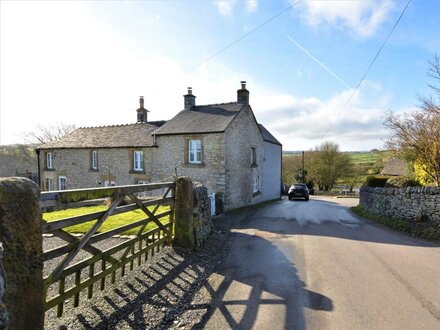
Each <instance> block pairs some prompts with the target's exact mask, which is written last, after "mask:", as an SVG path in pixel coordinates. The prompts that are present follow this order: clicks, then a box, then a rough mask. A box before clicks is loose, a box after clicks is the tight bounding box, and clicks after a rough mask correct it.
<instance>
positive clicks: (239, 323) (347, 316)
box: [199, 196, 440, 330]
mask: <svg viewBox="0 0 440 330" xmlns="http://www.w3.org/2000/svg"><path fill="white" fill-rule="evenodd" d="M311 197H312V198H311V199H310V201H308V202H306V201H299V200H295V201H288V200H282V201H280V202H275V203H273V204H270V205H268V206H266V207H264V208H260V209H258V210H257V211H252V212H249V211H248V212H244V213H240V214H235V215H230V216H226V217H224V218H221V219H217V220H216V221H217V222H221V223H222V224H223V225H224V226H225V228H227V230H231V231H232V232H233V239H232V243H231V250H230V253H229V255H228V257H227V259H226V260H225V261H224V262H223V263H222V265H221V266H220V269H219V270H218V272H217V273H215V274H213V275H212V276H211V277H210V280H209V285H208V292H209V295H210V297H211V298H210V301H207V303H209V304H210V305H211V308H210V310H209V312H208V314H207V316H206V317H205V319H204V321H203V322H202V323H201V324H200V325H199V327H202V328H208V329H231V328H233V329H251V328H252V329H271V330H275V329H305V328H307V329H440V247H439V246H438V245H434V244H431V243H427V242H425V241H421V240H416V239H412V238H411V237H408V236H403V235H400V234H397V233H394V232H391V231H389V230H387V229H383V228H381V227H378V226H375V225H373V224H370V223H368V222H365V221H363V220H361V219H358V218H357V217H355V216H354V215H352V214H351V213H350V211H349V210H348V207H349V206H353V205H357V200H356V199H334V198H324V197H314V196H311Z"/></svg>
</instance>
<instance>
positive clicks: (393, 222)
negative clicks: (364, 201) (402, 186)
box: [351, 205, 440, 243]
mask: <svg viewBox="0 0 440 330" xmlns="http://www.w3.org/2000/svg"><path fill="white" fill-rule="evenodd" d="M351 210H352V211H353V213H355V214H356V215H358V216H360V217H362V218H365V219H368V220H371V221H374V222H377V223H380V224H381V225H384V226H386V227H388V228H391V229H393V230H396V231H400V232H403V233H407V234H409V235H411V236H413V237H418V238H423V239H428V240H431V241H434V242H437V243H438V242H440V227H439V225H438V224H437V223H436V222H434V221H423V222H421V221H418V222H417V221H407V220H403V219H392V218H388V217H383V216H380V215H376V214H372V213H369V212H368V211H366V210H365V209H364V208H363V207H362V206H360V205H358V206H354V207H352V208H351Z"/></svg>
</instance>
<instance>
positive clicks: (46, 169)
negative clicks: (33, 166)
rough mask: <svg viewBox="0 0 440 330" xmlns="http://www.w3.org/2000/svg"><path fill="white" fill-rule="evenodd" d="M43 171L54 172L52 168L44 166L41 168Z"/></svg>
mask: <svg viewBox="0 0 440 330" xmlns="http://www.w3.org/2000/svg"><path fill="white" fill-rule="evenodd" d="M43 171H45V172H55V169H54V168H47V167H46V168H44V169H43Z"/></svg>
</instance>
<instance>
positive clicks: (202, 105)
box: [195, 101, 238, 108]
mask: <svg viewBox="0 0 440 330" xmlns="http://www.w3.org/2000/svg"><path fill="white" fill-rule="evenodd" d="M225 104H238V102H236V101H233V102H223V103H211V104H200V105H195V107H196V108H197V107H208V106H210V105H225Z"/></svg>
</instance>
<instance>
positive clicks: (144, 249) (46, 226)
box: [40, 182, 175, 316]
mask: <svg viewBox="0 0 440 330" xmlns="http://www.w3.org/2000/svg"><path fill="white" fill-rule="evenodd" d="M157 189H165V192H164V193H163V194H162V196H160V197H159V198H152V199H149V200H146V201H144V200H141V199H139V198H138V197H137V196H136V193H140V192H145V191H152V190H157ZM174 189H175V184H174V182H164V183H153V184H143V185H133V186H119V187H109V188H93V189H79V190H66V191H58V192H49V193H42V194H41V199H40V205H41V206H43V207H47V206H60V205H61V204H64V203H72V202H78V201H84V200H89V199H97V198H103V197H111V200H112V203H111V205H110V206H109V207H108V209H107V210H105V211H100V212H93V213H89V214H84V215H79V216H74V217H70V218H66V219H60V220H56V221H51V222H46V221H43V224H42V231H43V233H45V234H47V233H52V234H53V235H54V236H57V237H58V238H61V239H63V240H64V241H65V242H66V243H67V244H65V245H62V246H58V247H56V248H54V249H51V250H49V251H45V252H44V254H43V258H44V261H45V262H46V261H50V260H53V259H55V258H62V259H61V260H60V262H58V263H57V265H56V267H55V268H54V269H53V270H52V271H51V274H50V275H49V276H47V277H45V278H44V288H45V296H46V299H45V310H46V311H47V310H49V309H51V308H53V307H55V306H58V309H57V315H58V316H61V315H62V313H63V308H64V303H65V301H66V300H67V299H69V298H70V297H72V296H73V297H74V300H73V305H74V307H77V306H78V304H79V297H80V292H81V291H82V290H84V289H87V296H88V298H89V299H90V298H92V296H93V286H94V283H96V282H97V281H100V289H101V290H104V288H105V280H106V277H107V276H109V275H111V282H112V283H114V282H115V278H116V271H117V270H118V269H121V275H122V276H124V275H125V270H126V269H125V268H126V265H127V264H128V263H130V270H132V269H133V267H134V262H135V260H136V259H137V264H138V265H141V263H142V260H145V261H146V260H147V259H148V255H149V254H150V251H151V254H154V252H155V250H156V251H159V249H160V248H161V247H163V245H164V244H165V242H167V241H168V242H169V241H170V240H171V239H172V235H173V220H174V219H173V214H174ZM169 194H171V196H168V195H169ZM125 197H128V198H129V199H130V200H131V201H132V202H133V203H132V204H129V205H123V206H119V204H120V203H121V201H122V200H124V198H125ZM160 206H169V207H170V209H169V210H167V211H165V212H161V213H158V214H156V213H157V211H158V210H159V207H160ZM148 207H153V209H152V210H151V211H150V210H149V209H148ZM137 209H140V210H142V211H143V212H144V213H145V215H146V217H145V218H143V219H140V220H136V221H133V222H130V223H127V224H125V225H122V226H119V227H117V228H114V229H111V230H108V231H105V232H101V233H97V231H98V229H99V228H100V227H101V226H102V224H103V223H105V221H106V220H107V219H108V218H109V217H110V216H112V215H116V214H121V213H125V212H130V211H133V210H137ZM167 216H169V219H170V221H169V222H168V223H165V224H162V223H161V222H160V219H162V218H164V217H167ZM93 220H96V221H95V223H94V224H93V225H92V227H91V228H90V229H89V230H88V231H87V233H85V234H84V235H83V236H82V237H80V238H78V237H75V236H73V235H72V234H70V233H68V232H66V231H65V230H63V229H64V228H66V227H70V226H73V225H78V224H82V223H85V222H88V221H93ZM150 222H154V223H155V224H156V225H157V227H158V228H155V229H153V230H150V231H147V232H145V231H144V230H145V228H146V226H147V225H148V224H149V223H150ZM134 228H138V229H137V235H135V236H134V237H133V236H131V238H130V239H128V240H124V241H123V242H122V243H120V244H117V245H115V246H113V247H110V248H108V249H106V250H100V249H98V248H96V247H95V246H92V244H94V243H96V242H99V241H102V240H104V239H108V238H110V237H112V236H114V235H116V234H120V233H124V232H126V231H127V230H129V229H134ZM81 250H84V251H86V252H88V253H90V254H91V255H92V256H88V257H86V258H84V259H82V260H80V261H78V262H76V263H74V264H72V265H71V262H72V260H74V259H75V257H76V256H77V255H78V253H79V252H80V251H81ZM121 252H122V253H121ZM62 256H64V257H62ZM95 266H100V269H99V270H97V269H95ZM69 276H74V285H73V286H71V287H68V288H66V278H68V277H69ZM57 282H58V294H56V295H52V296H51V297H48V291H49V288H50V287H51V286H52V285H53V284H54V283H57Z"/></svg>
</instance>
